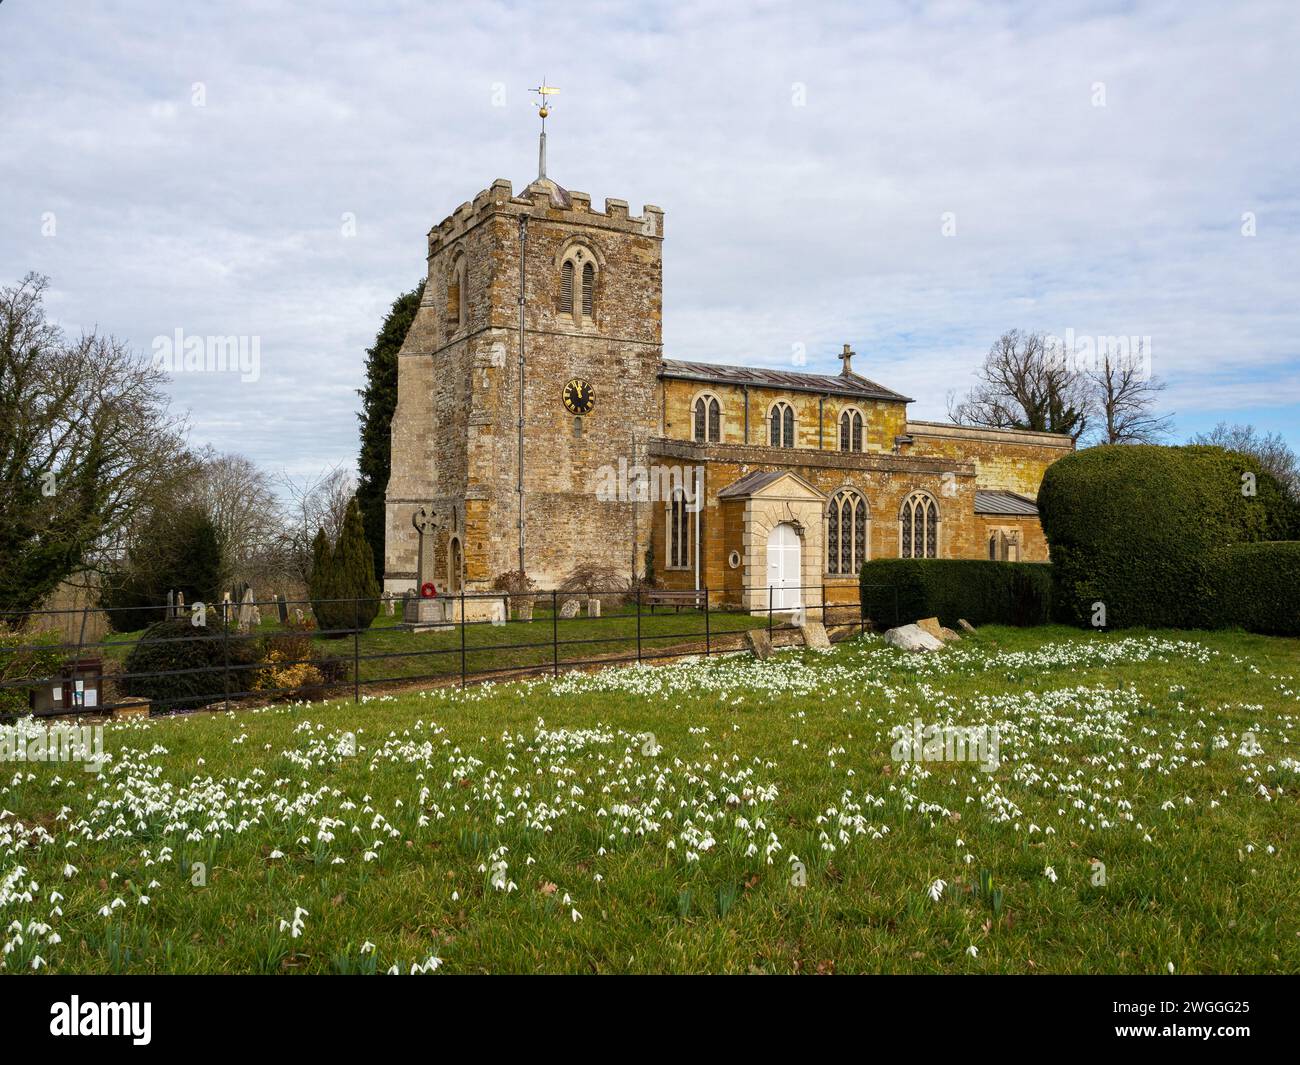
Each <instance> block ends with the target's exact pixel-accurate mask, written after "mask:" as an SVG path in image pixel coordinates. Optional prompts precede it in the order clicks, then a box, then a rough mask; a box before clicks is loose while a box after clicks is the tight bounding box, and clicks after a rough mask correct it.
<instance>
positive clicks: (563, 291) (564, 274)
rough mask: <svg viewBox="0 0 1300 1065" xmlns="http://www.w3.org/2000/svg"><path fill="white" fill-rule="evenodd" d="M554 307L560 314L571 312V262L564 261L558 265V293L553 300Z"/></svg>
mask: <svg viewBox="0 0 1300 1065" xmlns="http://www.w3.org/2000/svg"><path fill="white" fill-rule="evenodd" d="M555 309H556V310H557V311H559V312H560V313H561V314H572V313H573V263H571V262H566V263H565V264H564V265H563V266H561V267H560V295H559V297H558V298H557V299H556V301H555Z"/></svg>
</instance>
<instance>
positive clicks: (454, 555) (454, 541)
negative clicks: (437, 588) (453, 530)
mask: <svg viewBox="0 0 1300 1065" xmlns="http://www.w3.org/2000/svg"><path fill="white" fill-rule="evenodd" d="M461 570H462V562H461V557H460V537H459V536H453V537H452V538H451V542H450V543H448V544H447V594H448V595H459V594H460V578H461Z"/></svg>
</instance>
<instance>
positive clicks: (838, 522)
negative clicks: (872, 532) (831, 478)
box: [826, 488, 870, 577]
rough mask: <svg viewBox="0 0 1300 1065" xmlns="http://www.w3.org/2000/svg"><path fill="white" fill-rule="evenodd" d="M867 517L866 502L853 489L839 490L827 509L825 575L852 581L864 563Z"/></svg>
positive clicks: (868, 518)
mask: <svg viewBox="0 0 1300 1065" xmlns="http://www.w3.org/2000/svg"><path fill="white" fill-rule="evenodd" d="M869 520H870V514H869V513H868V511H867V501H866V500H865V499H864V498H863V497H862V494H861V493H860V492H858V491H857V490H856V489H853V488H841V489H840V490H839V491H838V492H836V493H835V494H834V495H833V496H831V498H830V502H829V503H827V505H826V572H827V573H828V574H830V575H832V576H836V577H851V576H853V575H855V574H856V573H857V572H858V570H859V569H861V567H862V563H864V562H865V561H866V560H867V557H868V555H867V540H868V532H867V529H868V526H867V522H868V521H869Z"/></svg>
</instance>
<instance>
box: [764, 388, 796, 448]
mask: <svg viewBox="0 0 1300 1065" xmlns="http://www.w3.org/2000/svg"><path fill="white" fill-rule="evenodd" d="M767 442H768V444H769V445H771V446H772V447H794V408H793V407H792V406H790V404H789V403H786V402H785V401H784V400H783V401H781V402H780V403H773V404H772V412H771V414H769V415H768V432H767Z"/></svg>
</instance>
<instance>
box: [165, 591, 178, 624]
mask: <svg viewBox="0 0 1300 1065" xmlns="http://www.w3.org/2000/svg"><path fill="white" fill-rule="evenodd" d="M165 616H166V617H167V619H168V620H171V619H172V618H174V617H175V616H176V593H175V592H173V591H172V590H171V589H170V588H168V589H167V613H166V615H165Z"/></svg>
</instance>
